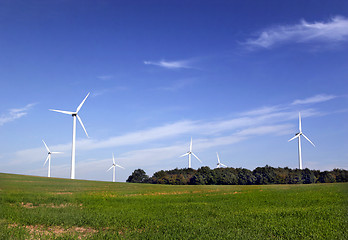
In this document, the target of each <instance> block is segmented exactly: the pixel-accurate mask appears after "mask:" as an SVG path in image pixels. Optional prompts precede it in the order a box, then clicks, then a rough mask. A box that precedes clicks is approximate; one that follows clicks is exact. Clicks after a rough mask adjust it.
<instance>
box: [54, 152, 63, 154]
mask: <svg viewBox="0 0 348 240" xmlns="http://www.w3.org/2000/svg"><path fill="white" fill-rule="evenodd" d="M51 153H54V154H56V153H63V152H51Z"/></svg>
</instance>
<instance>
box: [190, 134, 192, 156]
mask: <svg viewBox="0 0 348 240" xmlns="http://www.w3.org/2000/svg"><path fill="white" fill-rule="evenodd" d="M190 152H192V137H191V143H190Z"/></svg>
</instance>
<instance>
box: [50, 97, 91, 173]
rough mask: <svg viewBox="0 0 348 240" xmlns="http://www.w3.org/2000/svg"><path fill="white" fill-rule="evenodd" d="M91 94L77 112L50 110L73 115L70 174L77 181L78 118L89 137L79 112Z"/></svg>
mask: <svg viewBox="0 0 348 240" xmlns="http://www.w3.org/2000/svg"><path fill="white" fill-rule="evenodd" d="M88 95H89V93H88V94H87V96H86V97H85V99H83V101H82V102H81V104H80V105H79V106H78V107H77V109H76V111H75V112H70V111H62V110H54V109H49V110H50V111H54V112H59V113H64V114H68V115H71V116H72V117H73V138H72V150H71V173H70V178H71V179H75V144H76V117H77V119H78V120H79V122H80V124H81V126H82V128H83V130H84V131H85V133H86V135H87V137H88V134H87V131H86V128H85V126H84V125H83V123H82V120H81V118H80V117H79V115H77V114H78V112H79V111H80V109H81V107H82V105H83V104H84V102H85V101H86V99H87V97H88Z"/></svg>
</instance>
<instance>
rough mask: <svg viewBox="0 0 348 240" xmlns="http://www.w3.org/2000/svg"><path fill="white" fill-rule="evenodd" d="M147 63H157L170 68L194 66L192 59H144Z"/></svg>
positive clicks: (156, 64)
mask: <svg viewBox="0 0 348 240" xmlns="http://www.w3.org/2000/svg"><path fill="white" fill-rule="evenodd" d="M144 64H145V65H155V66H159V67H164V68H168V69H179V68H193V66H191V61H190V60H181V61H166V60H161V61H144Z"/></svg>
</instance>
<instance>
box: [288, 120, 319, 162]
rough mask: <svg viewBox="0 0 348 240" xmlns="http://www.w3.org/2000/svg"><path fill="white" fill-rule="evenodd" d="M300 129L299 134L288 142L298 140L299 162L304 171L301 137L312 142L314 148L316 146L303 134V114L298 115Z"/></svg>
mask: <svg viewBox="0 0 348 240" xmlns="http://www.w3.org/2000/svg"><path fill="white" fill-rule="evenodd" d="M298 120H299V123H298V128H299V132H298V133H296V134H295V137H293V138H291V139H289V141H288V142H290V141H292V140H294V139H295V138H298V161H299V167H300V169H302V154H301V135H302V136H303V137H304V138H305V139H307V140H308V142H310V143H311V144H312V145H313V146H314V147H315V145H314V144H313V143H312V142H311V140H309V138H308V137H306V135H304V134H303V132H302V126H301V113H298Z"/></svg>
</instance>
